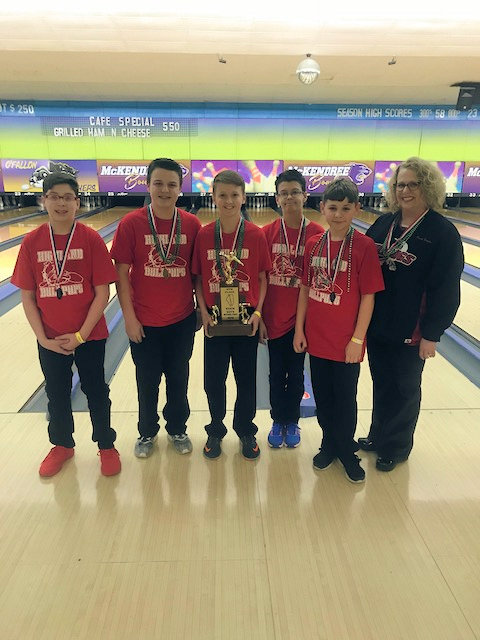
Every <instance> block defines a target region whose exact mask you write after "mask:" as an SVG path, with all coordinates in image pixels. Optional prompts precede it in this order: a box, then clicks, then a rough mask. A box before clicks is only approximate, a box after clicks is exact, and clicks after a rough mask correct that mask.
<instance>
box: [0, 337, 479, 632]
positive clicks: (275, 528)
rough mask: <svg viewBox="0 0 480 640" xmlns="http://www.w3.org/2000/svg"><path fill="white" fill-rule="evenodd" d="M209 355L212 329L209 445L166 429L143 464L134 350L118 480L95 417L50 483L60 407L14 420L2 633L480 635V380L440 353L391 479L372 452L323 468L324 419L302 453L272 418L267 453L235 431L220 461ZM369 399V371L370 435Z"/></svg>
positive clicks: (264, 420)
mask: <svg viewBox="0 0 480 640" xmlns="http://www.w3.org/2000/svg"><path fill="white" fill-rule="evenodd" d="M201 361H202V339H201V336H200V334H197V340H196V344H195V351H194V356H193V359H192V375H191V384H190V400H191V406H192V415H191V418H190V420H189V433H190V436H191V438H192V441H193V445H194V451H193V453H192V454H191V455H187V456H179V455H178V454H176V453H175V452H174V450H173V448H172V446H171V445H170V444H167V440H166V436H165V432H164V430H163V431H162V433H161V435H160V438H159V446H158V448H157V449H156V451H155V452H154V454H153V456H152V457H151V458H149V459H147V460H138V459H136V458H135V457H134V455H133V444H134V441H135V437H136V400H135V388H134V378H133V365H132V364H131V358H130V355H129V354H127V355H126V356H125V361H124V363H122V365H121V367H120V370H119V372H118V374H117V376H116V377H115V379H114V381H113V383H112V401H113V424H114V426H115V428H116V430H117V432H118V439H117V447H118V449H119V451H120V452H121V455H122V462H123V470H122V473H121V474H120V475H119V476H117V477H115V478H104V477H102V476H101V475H100V470H99V461H98V458H97V456H96V451H95V447H94V445H93V443H92V442H91V441H90V426H89V420H88V415H87V414H84V413H79V414H76V416H75V419H76V429H77V430H76V440H77V447H76V455H75V458H74V459H73V460H71V461H69V462H68V463H67V464H66V465H65V468H64V469H63V470H62V472H61V473H60V474H59V475H58V476H56V477H55V478H52V479H50V480H42V479H40V478H39V476H38V475H37V473H38V465H39V462H40V460H41V458H42V457H43V456H44V454H45V453H46V452H47V451H48V442H47V437H46V422H45V419H44V416H42V415H37V414H18V413H13V412H12V413H8V412H3V413H1V414H0V437H1V439H2V442H4V445H5V446H4V447H2V449H1V450H0V487H1V498H0V541H1V542H0V611H1V614H2V615H1V616H0V638H2V639H3V638H5V640H7V639H8V640H16V639H19V640H20V639H22V640H27V639H28V640H30V639H32V640H52V639H56V638H58V639H61V640H63V639H69V638H75V639H89V640H91V639H96V638H98V639H102V640H110V639H119V638H122V639H130V638H132V639H137V638H138V639H141V640H143V639H145V640H151V639H156V638H159V639H164V638H166V639H170V638H172V639H177V638H179V639H180V638H181V639H183V638H185V639H190V638H191V639H205V640H210V639H219V640H224V639H227V640H231V639H232V640H233V639H237V638H238V639H243V638H245V639H250V638H258V639H259V640H264V639H272V640H273V639H278V640H279V639H292V640H293V639H295V640H297V639H299V640H300V639H306V640H311V639H316V638H325V639H331V640H340V639H341V640H343V639H345V640H357V639H358V640H360V639H361V640H373V639H377V638H378V639H384V638H389V639H392V640H393V639H395V640H396V639H398V640H400V639H401V640H403V639H409V640H410V639H419V640H430V639H431V640H440V639H442V640H443V639H445V640H460V639H464V638H465V639H467V638H468V639H473V638H480V609H479V607H478V602H479V598H480V537H479V531H480V484H479V471H478V469H479V466H478V460H479V457H480V436H479V433H478V425H479V424H480V393H479V391H478V389H476V388H475V387H474V386H473V385H471V384H470V383H469V382H468V381H467V380H466V379H465V378H463V377H462V376H461V374H459V373H458V372H457V371H455V370H454V369H453V368H452V367H451V366H450V365H449V364H448V363H447V362H446V361H445V360H443V359H442V358H441V357H437V358H435V360H432V361H430V362H429V363H428V365H427V367H426V372H425V385H424V386H425V394H424V403H423V410H422V413H421V417H420V422H419V426H418V430H417V434H418V435H417V440H416V445H415V448H414V451H413V453H412V456H411V458H410V460H409V462H408V463H405V464H402V465H399V466H398V467H397V468H396V469H395V470H394V471H393V472H391V473H389V474H382V473H380V472H378V471H376V470H375V467H374V460H375V459H374V456H373V455H371V454H363V455H362V458H363V463H364V466H365V468H366V470H367V481H366V483H365V485H360V486H358V485H352V484H351V483H349V482H348V481H347V480H346V478H345V476H344V475H343V471H342V469H341V467H340V465H338V463H337V464H335V465H334V466H333V467H331V468H330V469H328V470H326V471H323V472H317V471H314V469H313V467H312V457H313V455H314V454H315V453H316V450H317V448H318V446H319V443H320V434H319V428H318V426H317V424H316V421H315V419H314V418H310V419H306V420H303V421H302V424H301V426H302V444H301V446H300V447H299V448H298V449H296V450H286V449H281V450H271V449H269V448H268V447H267V445H266V436H267V433H268V429H269V425H270V418H269V415H268V412H267V411H260V412H259V413H258V414H257V424H258V427H259V434H258V438H259V443H260V445H261V448H262V455H261V457H260V459H259V460H258V461H256V462H253V463H252V462H249V461H246V460H244V459H243V458H242V456H241V455H240V453H239V447H238V440H237V438H236V436H235V434H234V433H233V432H231V431H230V432H229V434H228V435H227V437H226V438H225V440H224V447H223V448H224V455H223V456H222V457H221V458H220V459H219V460H217V461H209V460H206V459H205V458H204V457H203V456H202V453H201V449H202V446H203V444H204V441H205V433H204V431H203V426H204V425H205V424H206V422H208V412H207V410H206V402H205V398H204V396H203V392H202V390H201V387H202V374H201ZM2 395H3V394H2ZM231 396H232V394H230V395H229V408H230V409H231V407H232V403H233V398H232V397H231ZM370 398H371V385H370V380H369V376H368V369H367V367H366V366H365V365H364V366H363V368H362V374H361V382H360V392H359V427H358V435H362V434H365V433H366V431H367V429H368V422H369V415H370V402H371V401H370ZM162 403H163V386H162V394H161V398H160V405H162ZM2 406H3V400H2ZM230 424H231V411H229V414H228V415H227V425H228V426H229V427H230ZM7 444H8V446H6V445H7Z"/></svg>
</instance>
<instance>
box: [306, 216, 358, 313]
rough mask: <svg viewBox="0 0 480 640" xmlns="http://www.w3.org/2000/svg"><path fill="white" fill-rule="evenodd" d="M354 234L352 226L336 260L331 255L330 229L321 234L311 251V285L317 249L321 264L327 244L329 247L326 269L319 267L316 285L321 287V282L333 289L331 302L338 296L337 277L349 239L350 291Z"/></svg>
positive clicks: (348, 279)
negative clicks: (336, 289)
mask: <svg viewBox="0 0 480 640" xmlns="http://www.w3.org/2000/svg"><path fill="white" fill-rule="evenodd" d="M353 235H354V230H353V229H352V227H350V229H349V230H348V233H347V234H346V236H345V237H344V239H343V240H342V244H341V245H340V249H339V250H338V254H337V257H336V258H335V259H334V260H331V256H330V232H329V231H325V233H324V234H323V235H322V236H321V238H319V239H318V240H317V241H316V243H315V244H314V246H313V247H312V251H311V253H310V260H309V265H308V286H311V270H312V262H313V258H314V256H315V252H316V251H317V248H318V254H317V255H318V258H319V261H320V264H321V259H322V252H323V248H324V247H325V245H326V248H327V251H326V253H327V255H326V269H324V270H323V269H321V267H319V269H318V270H317V272H316V274H315V276H316V277H315V286H316V287H317V288H320V287H319V282H320V283H321V284H322V285H323V286H324V287H328V288H329V289H331V292H330V294H329V299H330V302H335V300H336V298H337V294H336V293H335V291H334V288H335V281H336V279H337V275H338V270H339V269H340V265H341V264H342V259H343V254H344V251H345V246H346V243H347V241H348V243H349V245H348V258H347V292H349V291H350V280H351V272H352V247H353ZM332 267H333V275H332V272H331V270H332ZM322 271H323V273H322Z"/></svg>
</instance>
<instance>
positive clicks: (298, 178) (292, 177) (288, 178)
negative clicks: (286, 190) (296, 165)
mask: <svg viewBox="0 0 480 640" xmlns="http://www.w3.org/2000/svg"><path fill="white" fill-rule="evenodd" d="M281 182H298V183H299V184H300V186H301V187H302V191H303V192H305V191H306V190H307V184H306V182H305V178H304V177H303V175H302V174H301V173H300V171H298V170H297V169H287V171H282V173H280V174H279V175H278V176H277V179H276V180H275V191H276V192H277V193H278V185H279V184H280V183H281Z"/></svg>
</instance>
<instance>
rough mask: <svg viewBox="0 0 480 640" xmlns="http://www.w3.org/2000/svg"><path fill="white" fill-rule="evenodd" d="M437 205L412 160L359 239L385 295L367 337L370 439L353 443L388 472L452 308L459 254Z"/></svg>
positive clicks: (420, 166) (436, 174)
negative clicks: (376, 266)
mask: <svg viewBox="0 0 480 640" xmlns="http://www.w3.org/2000/svg"><path fill="white" fill-rule="evenodd" d="M444 200H445V180H444V178H443V175H442V174H441V173H440V171H439V170H438V169H437V168H436V167H434V166H433V165H432V164H430V163H429V162H426V161H425V160H421V159H420V158H409V159H408V160H406V161H405V162H403V163H402V164H400V165H399V166H398V167H397V169H396V171H395V173H394V174H393V176H392V178H391V179H390V183H389V189H388V193H387V202H388V204H389V207H390V210H391V211H392V212H393V213H389V214H385V215H382V216H380V217H379V218H378V220H376V221H375V223H374V224H373V225H372V226H371V227H370V229H369V230H368V231H367V235H368V236H370V237H371V238H372V239H373V240H374V241H375V243H376V245H377V249H378V254H379V257H380V262H381V264H382V271H383V278H384V281H385V290H384V291H382V292H380V293H377V294H376V299H375V308H374V312H373V316H372V321H371V323H370V327H369V330H368V342H367V346H368V359H369V364H370V371H371V375H372V380H373V413H372V424H371V427H370V432H369V434H368V436H367V437H366V438H359V440H358V444H359V447H360V448H361V449H363V450H364V451H375V452H376V453H377V455H378V458H377V462H376V467H377V469H378V470H380V471H391V470H392V469H394V468H395V466H396V465H397V464H398V463H399V462H404V461H405V460H407V458H408V456H409V455H410V451H411V450H412V447H413V436H414V432H415V427H416V424H417V420H418V415H419V412H420V400H421V381H422V372H423V367H424V364H425V360H426V359H428V358H433V357H434V356H435V352H436V345H437V342H438V341H439V340H440V337H441V335H442V334H443V332H444V331H445V329H447V328H448V327H449V326H450V324H451V323H452V321H453V319H454V317H455V314H456V312H457V309H458V306H459V304H460V276H461V273H462V269H463V248H462V243H461V240H460V236H459V234H458V231H457V230H456V228H455V227H454V226H453V225H452V224H451V223H450V222H449V221H448V220H447V219H446V218H444V217H443V216H442V215H441V214H440V213H438V212H439V211H441V210H442V208H443V203H444Z"/></svg>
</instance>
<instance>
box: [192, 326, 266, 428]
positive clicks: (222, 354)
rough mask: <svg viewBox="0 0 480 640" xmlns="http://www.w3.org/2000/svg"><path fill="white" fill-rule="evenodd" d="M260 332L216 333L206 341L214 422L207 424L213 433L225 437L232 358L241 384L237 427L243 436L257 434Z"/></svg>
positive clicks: (206, 378)
mask: <svg viewBox="0 0 480 640" xmlns="http://www.w3.org/2000/svg"><path fill="white" fill-rule="evenodd" d="M257 349H258V335H254V336H251V337H250V336H216V337H214V338H207V337H205V340H204V388H205V393H206V394H207V399H208V406H209V409H210V416H211V423H210V424H209V425H207V426H206V427H205V430H206V432H207V433H208V435H209V436H215V437H217V438H223V437H224V436H225V434H226V433H227V429H226V428H225V425H224V424H223V419H224V418H225V414H226V412H227V389H226V385H225V382H226V380H227V375H228V367H229V365H230V358H231V359H232V367H233V374H234V376H235V382H236V384H237V399H236V401H235V409H234V413H233V428H234V430H235V432H236V434H237V435H238V437H239V438H241V437H242V436H246V435H254V434H255V433H257V430H258V429H257V427H256V425H255V424H254V423H253V419H254V417H255V413H256V411H257Z"/></svg>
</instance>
